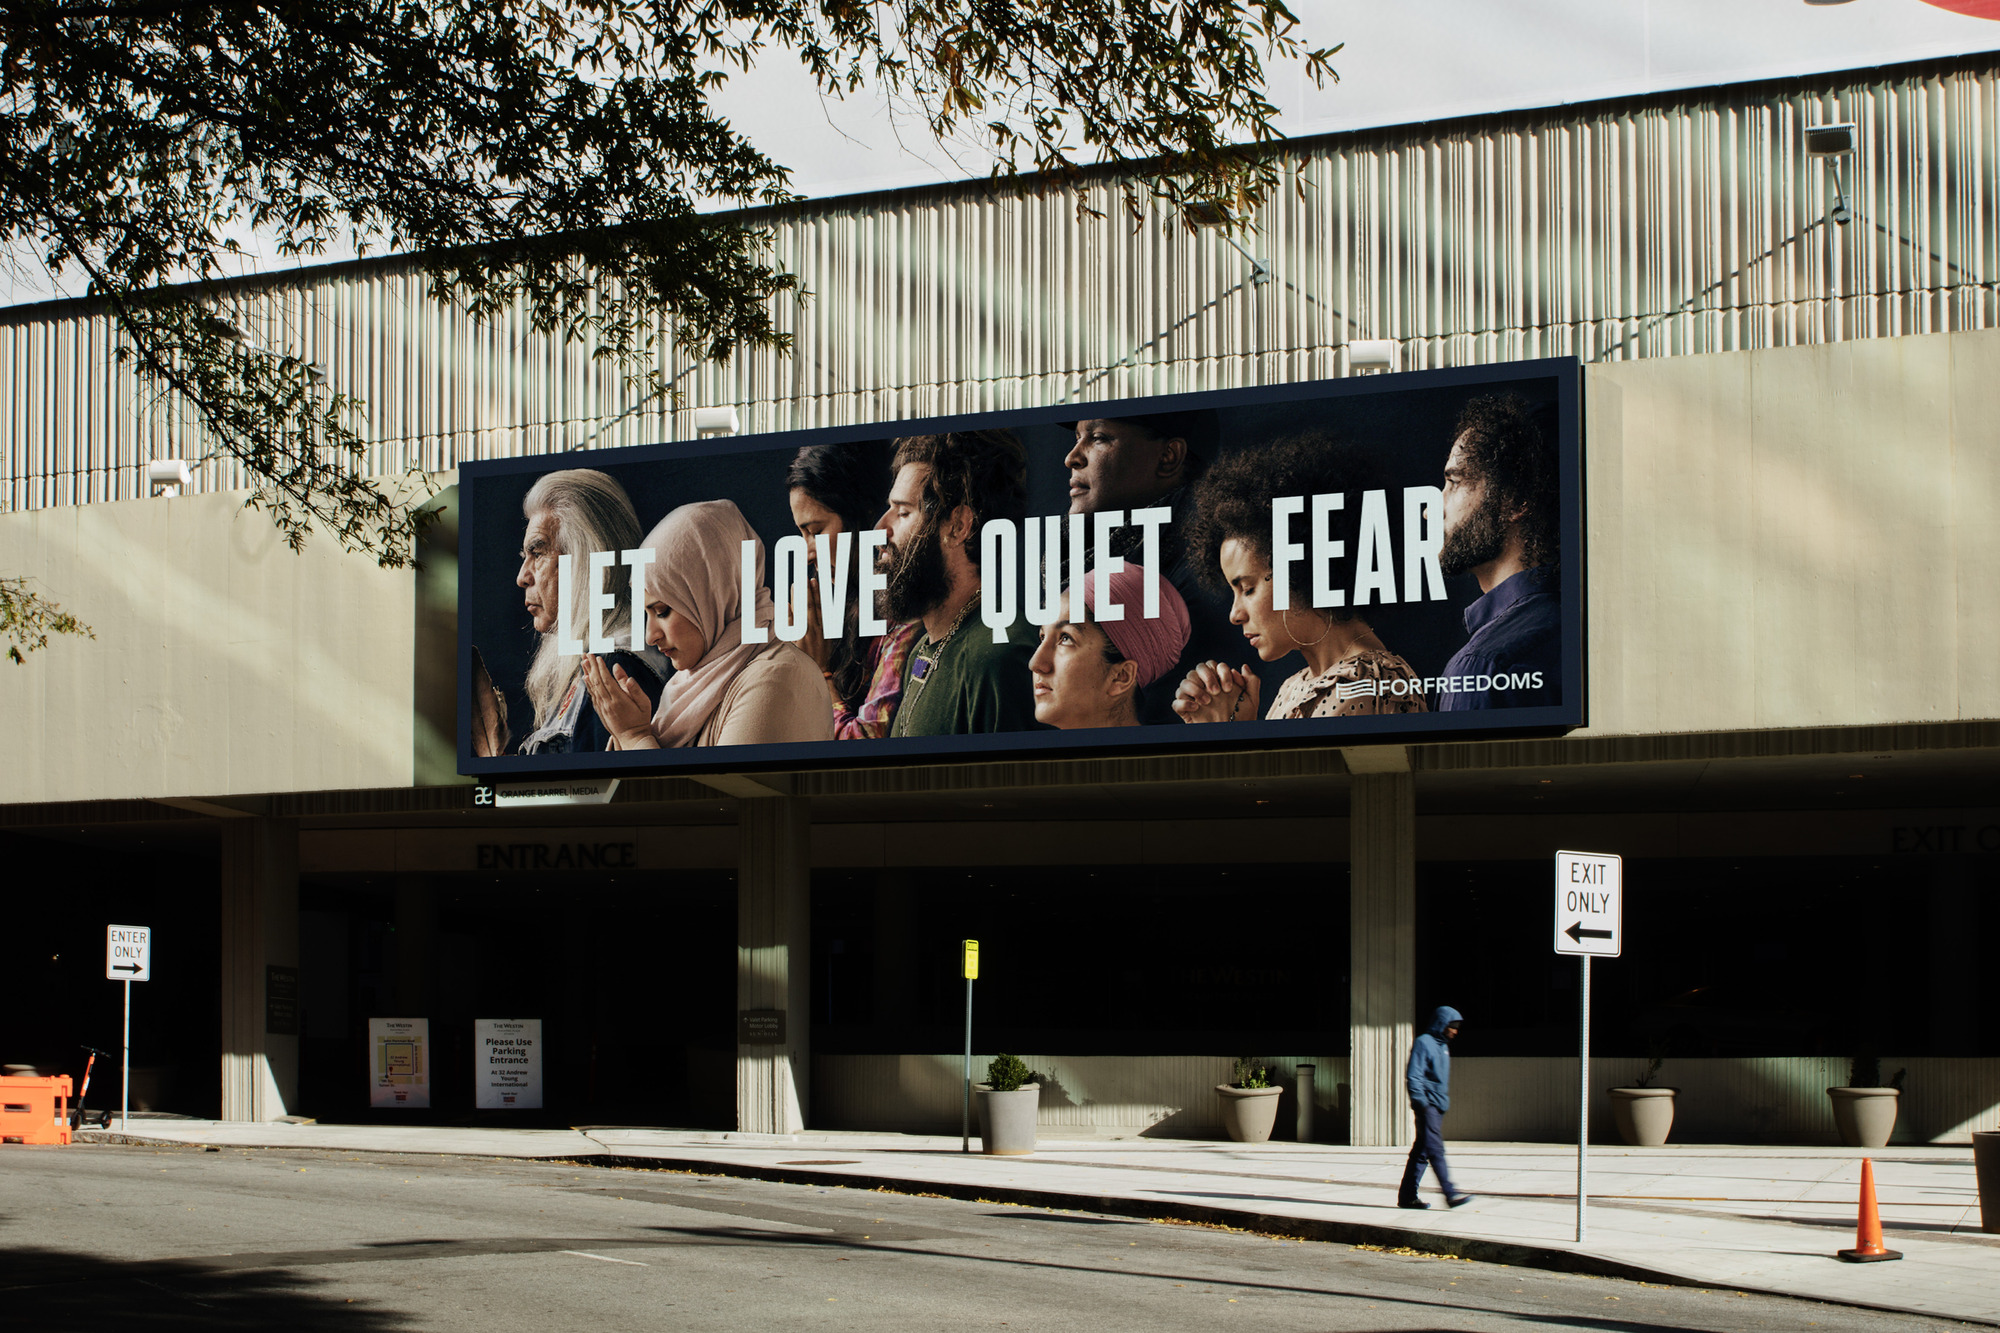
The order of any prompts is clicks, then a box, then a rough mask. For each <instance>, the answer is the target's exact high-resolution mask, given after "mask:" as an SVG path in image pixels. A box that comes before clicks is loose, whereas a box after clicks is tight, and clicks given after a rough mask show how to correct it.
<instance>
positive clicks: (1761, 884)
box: [1417, 856, 2000, 1076]
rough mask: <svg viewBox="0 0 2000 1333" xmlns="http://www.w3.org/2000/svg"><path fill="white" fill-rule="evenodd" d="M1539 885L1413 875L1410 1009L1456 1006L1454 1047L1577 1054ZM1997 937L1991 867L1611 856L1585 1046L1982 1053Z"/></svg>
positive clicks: (1439, 873)
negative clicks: (1617, 873) (1619, 911)
mask: <svg viewBox="0 0 2000 1333" xmlns="http://www.w3.org/2000/svg"><path fill="white" fill-rule="evenodd" d="M1552 874H1553V867H1552V865H1551V864H1550V863H1549V862H1547V861H1480V862H1426V863H1423V864H1421V865H1420V866H1419V867H1418V875H1417V885H1418V889H1417V942H1418V943H1417V1001H1418V1005H1417V1008H1418V1016H1419V1017H1422V1016H1426V1015H1428V1014H1429V1013H1430V1011H1431V1009H1432V1007H1434V1006H1436V1005H1438V1004H1449V1005H1451V1006H1453V1007H1454V1008H1456V1009H1459V1010H1461V1011H1462V1012H1463V1013H1464V1014H1465V1015H1466V1025H1465V1028H1464V1030H1463V1032H1462V1033H1461V1034H1460V1037H1459V1041H1458V1047H1457V1049H1458V1050H1459V1052H1460V1053H1461V1054H1465V1055H1566V1054H1569V1053H1571V1052H1573V1051H1575V1050H1576V1047H1577V1030H1576V1028H1577V988H1576V982H1577V975H1578V966H1577V960H1576V959H1575V958H1570V957H1558V956H1557V955H1556V954H1555V952H1554V950H1553V947H1552V936H1553V931H1554V917H1553V910H1554V903H1553V882H1552V879H1551V876H1552ZM1996 946H2000V857H1972V856H1960V857H1949V856H1938V857H1900V858H1899V857H1875V858H1870V857H1742V858H1734V859H1710V858H1690V859H1676V860H1665V859H1661V860H1628V861H1626V863H1625V918H1624V954H1623V956H1622V957H1619V958H1615V959H1599V960H1596V961H1595V962H1594V963H1593V964H1592V989H1591V997H1592V998H1591V1005H1592V1014H1591V1018H1592V1021H1591V1044H1592V1049H1593V1050H1594V1051H1595V1052H1598V1053H1601V1054H1605V1055H1621V1056H1647V1055H1654V1054H1658V1055H1662V1056H1664V1057H1666V1058H1668V1059H1672V1058H1674V1057H1677V1056H1686V1057H1693V1056H1788V1055H1821V1056H1844V1057H1845V1056H1855V1055H1877V1056H1881V1057H1884V1058H1893V1057H1895V1056H1974V1055H1989V1054H1996V1053H2000V1037H1997V1036H1996V1035H1995V1034H1994V1033H1993V1032H1992V1031H1991V1025H1989V1024H1985V1023H1983V1022H1982V1021H1981V1018H1980V1015H1981V1013H1982V1012H1983V1010H1984V1009H1985V1008H1986V1006H1985V1004H1984V998H1985V997H1987V996H1989V995H1990V994H1991V993H1992V987H1993V984H1994V982H1995V980H1996V979H2000V977H1997V976H1996V973H1995V971H1994V968H1995V964H1994V963H1993V962H1992V960H1993V959H1994V958H1995V957H2000V954H1996V952H1995V950H1996ZM1889 1072H1893V1071H1885V1076H1886V1074H1887V1073H1889Z"/></svg>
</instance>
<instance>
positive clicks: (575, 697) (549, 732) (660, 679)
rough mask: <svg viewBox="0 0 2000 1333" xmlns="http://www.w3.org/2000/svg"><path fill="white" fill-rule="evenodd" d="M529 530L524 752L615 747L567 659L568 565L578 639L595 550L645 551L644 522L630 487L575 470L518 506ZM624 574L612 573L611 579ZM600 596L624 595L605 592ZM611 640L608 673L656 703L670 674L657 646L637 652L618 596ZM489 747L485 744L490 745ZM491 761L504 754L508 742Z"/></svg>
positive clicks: (607, 617) (607, 624)
mask: <svg viewBox="0 0 2000 1333" xmlns="http://www.w3.org/2000/svg"><path fill="white" fill-rule="evenodd" d="M521 513H522V516H523V517H524V518H526V519H527V531H526V533H525V534H524V535H523V537H522V540H521V569H520V573H519V574H518V575H516V576H515V579H514V583H515V586H517V587H519V588H520V589H521V600H522V603H523V605H524V606H525V607H526V609H527V612H528V618H529V619H530V620H531V621H532V622H533V623H534V628H535V633H536V634H538V635H540V636H541V638H540V642H539V643H538V644H537V645H536V647H535V655H534V658H533V659H532V660H531V661H530V662H529V664H528V678H527V681H526V682H525V688H526V692H527V695H528V702H529V704H530V705H532V706H533V708H534V710H535V728H534V730H533V731H532V732H531V733H529V735H528V736H527V737H526V738H525V739H523V740H522V741H521V744H520V746H519V749H518V751H517V752H518V753H520V754H582V753H587V752H591V751H597V750H603V749H606V748H608V746H607V741H608V740H609V739H610V733H609V732H608V731H607V730H606V728H605V727H604V724H603V723H602V722H601V721H600V720H599V719H598V716H597V710H596V708H595V707H594V706H593V705H592V703H591V698H590V691H589V689H588V688H586V685H585V682H584V677H583V663H584V655H583V654H581V653H576V654H564V653H563V652H562V651H561V648H562V645H561V643H560V636H559V635H558V634H557V627H558V625H559V623H560V621H561V620H562V614H561V610H562V596H563V590H562V587H561V577H560V571H561V565H562V557H564V556H566V555H567V556H571V557H574V558H573V559H572V560H571V562H570V568H571V571H572V572H571V575H570V580H569V584H570V586H569V617H568V619H569V624H570V626H571V627H572V628H571V632H572V633H576V632H578V630H577V629H576V627H578V626H582V625H584V624H586V623H588V622H587V617H588V615H589V613H590V594H591V592H592V591H593V589H592V588H591V587H590V584H589V580H588V578H587V577H586V574H585V571H587V570H588V569H589V567H590V566H589V560H590V553H591V552H592V551H625V550H629V549H631V548H633V547H636V546H637V545H638V544H639V537H640V535H641V531H642V530H641V528H640V527H639V515H638V513H637V511H636V510H634V509H633V507H632V500H631V498H630V497H629V496H627V495H626V494H625V488H624V487H622V486H620V485H619V484H618V483H617V482H616V481H614V480H612V479H611V478H610V477H609V476H607V475H605V474H604V473H602V472H595V471H592V470H590V469H587V468H570V469H567V470H565V471H561V472H551V473H548V474H547V475H546V476H544V477H542V478H541V479H540V480H539V481H537V482H536V483H535V484H534V487H533V488H532V489H530V490H529V492H528V494H527V498H526V499H524V500H522V501H521ZM622 574H623V571H622V570H619V571H617V572H613V571H609V570H607V571H605V574H604V576H605V577H606V579H607V580H611V579H617V578H619V577H620V576H621V575H622ZM595 591H598V592H607V591H614V592H615V591H617V589H614V588H611V587H609V586H607V587H606V588H600V589H596V590H595ZM603 620H604V633H605V637H607V638H609V639H610V640H611V641H612V644H613V651H612V652H609V653H606V654H603V655H602V656H603V659H604V662H605V664H606V665H607V666H611V667H622V668H624V671H625V674H626V676H627V677H629V678H630V679H632V680H633V681H636V682H637V683H638V684H639V687H640V688H641V689H642V690H643V691H644V692H645V694H646V697H647V698H648V699H651V700H652V701H653V702H655V703H658V702H659V698H660V691H661V689H662V688H663V687H664V685H665V683H666V677H667V675H668V671H669V668H668V666H667V664H666V662H665V660H664V659H662V658H661V657H660V655H659V654H658V653H656V652H654V651H653V650H652V649H650V648H646V647H644V646H640V647H638V648H637V649H636V651H635V648H634V645H633V641H632V612H631V608H630V606H629V604H628V599H627V598H625V597H623V596H620V597H618V598H616V600H615V601H614V602H613V604H612V610H610V611H608V612H606V613H604V615H603ZM491 744H492V742H490V741H489V742H487V745H489V746H490V745H491ZM490 752H491V753H494V754H502V753H505V752H506V743H505V739H504V737H503V738H501V739H500V740H499V743H498V748H494V749H491V751H490Z"/></svg>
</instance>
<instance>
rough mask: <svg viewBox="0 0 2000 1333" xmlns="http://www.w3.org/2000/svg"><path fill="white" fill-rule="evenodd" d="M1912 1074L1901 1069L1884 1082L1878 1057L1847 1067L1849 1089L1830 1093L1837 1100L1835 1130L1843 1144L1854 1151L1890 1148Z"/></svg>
mask: <svg viewBox="0 0 2000 1333" xmlns="http://www.w3.org/2000/svg"><path fill="white" fill-rule="evenodd" d="M1909 1072H1910V1071H1909V1070H1907V1069H1899V1070H1897V1071H1896V1076H1895V1077H1894V1078H1892V1079H1890V1080H1889V1081H1888V1082H1887V1083H1884V1082H1883V1081H1882V1061H1881V1060H1880V1059H1879V1058H1878V1057H1876V1056H1873V1055H1857V1056H1855V1057H1854V1059H1853V1061H1852V1062H1851V1063H1850V1064H1849V1065H1848V1067H1847V1086H1846V1087H1844V1088H1828V1089H1827V1090H1826V1095H1827V1096H1828V1097H1829V1098H1831V1099H1832V1101H1833V1127H1834V1129H1835V1130H1837V1131H1838V1132H1839V1134H1840V1141H1841V1142H1842V1143H1843V1144H1845V1145H1846V1146H1848V1147H1850V1148H1884V1147H1887V1146H1888V1144H1889V1136H1890V1135H1891V1134H1894V1133H1895V1132H1896V1108H1897V1104H1898V1103H1899V1102H1900V1100H1901V1099H1902V1095H1903V1079H1904V1078H1905V1077H1907V1076H1908V1074H1909Z"/></svg>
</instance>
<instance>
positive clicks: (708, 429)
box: [694, 407, 743, 436]
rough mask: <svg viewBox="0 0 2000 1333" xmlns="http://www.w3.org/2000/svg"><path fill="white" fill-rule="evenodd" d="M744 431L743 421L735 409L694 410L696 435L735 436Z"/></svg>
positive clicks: (700, 408)
mask: <svg viewBox="0 0 2000 1333" xmlns="http://www.w3.org/2000/svg"><path fill="white" fill-rule="evenodd" d="M742 429H743V419H742V418H741V417H739V416H737V415H736V409H735V408H733V407H697V408H696V409H695V410H694V433H695V435H696V436H704V435H735V434H737V433H739V432H740V431H741V430H742Z"/></svg>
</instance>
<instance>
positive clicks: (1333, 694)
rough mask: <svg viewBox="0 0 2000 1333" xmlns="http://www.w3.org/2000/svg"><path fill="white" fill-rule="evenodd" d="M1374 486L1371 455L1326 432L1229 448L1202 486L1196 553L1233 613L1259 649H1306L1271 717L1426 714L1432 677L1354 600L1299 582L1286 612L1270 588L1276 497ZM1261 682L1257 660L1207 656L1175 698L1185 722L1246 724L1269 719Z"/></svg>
mask: <svg viewBox="0 0 2000 1333" xmlns="http://www.w3.org/2000/svg"><path fill="white" fill-rule="evenodd" d="M1369 488H1370V483H1369V478H1368V475H1367V471H1366V468H1365V465H1364V464H1363V462H1362V460H1360V459H1359V458H1357V457H1356V456H1355V455H1354V454H1353V452H1352V451H1351V450H1349V449H1348V448H1347V447H1346V446H1345V445H1343V444H1341V443H1340V442H1339V441H1337V440H1335V439H1334V438H1333V437H1331V436H1329V435H1326V434H1324V433H1322V432H1319V431H1308V432H1306V433H1304V434H1300V435H1294V436H1289V437H1287V438H1285V439H1280V440H1276V441H1273V442H1272V443H1271V444H1269V445H1266V446H1264V447H1263V448H1259V449H1246V450H1244V451H1242V452H1240V453H1235V454H1230V455H1227V456H1225V457H1224V458H1222V459H1221V460H1220V461H1218V462H1217V463H1216V464H1215V466H1213V467H1212V468H1210V469H1209V471H1208V473H1207V474H1206V475H1205V476H1203V477H1202V479H1201V480H1200V481H1198V482H1196V483H1195V492H1194V503H1195V518H1194V523H1193V525H1192V529H1191V530H1190V532H1189V533H1188V557H1189V559H1190V560H1193V561H1195V562H1196V564H1197V567H1198V568H1200V569H1201V570H1202V571H1203V573H1204V574H1206V575H1207V576H1208V577H1210V578H1211V579H1215V580H1217V581H1218V582H1220V583H1222V584H1224V585H1225V586H1226V587H1227V589H1228V591H1229V594H1230V606H1229V620H1230V623H1231V624H1233V625H1237V626H1240V627H1241V629H1242V631H1243V637H1244V638H1245V639H1246V640H1247V641H1248V642H1249V645H1250V647H1251V649H1252V650H1254V651H1255V652H1256V654H1257V656H1258V657H1259V658H1261V659H1263V660H1264V661H1266V662H1276V661H1279V660H1281V659H1283V658H1287V657H1289V656H1291V655H1292V654H1293V653H1297V654H1298V655H1299V656H1300V657H1302V658H1303V659H1304V660H1305V665H1304V666H1302V667H1301V668H1300V669H1299V671H1298V673H1297V674H1295V675H1293V676H1292V677H1290V678H1289V679H1288V680H1286V681H1285V683H1284V684H1283V685H1281V686H1279V688H1278V693H1277V697H1276V698H1275V699H1273V700H1271V705H1270V707H1269V708H1268V709H1266V710H1264V712H1263V714H1262V715H1263V716H1264V717H1267V718H1300V717H1351V716H1354V715H1356V714H1363V713H1421V712H1424V711H1426V705H1425V702H1424V694H1423V681H1422V679H1421V678H1420V677H1419V676H1418V675H1417V673H1416V672H1415V671H1413V670H1411V669H1410V664H1409V663H1408V662H1405V661H1404V660H1403V659H1402V658H1400V657H1398V656H1397V655H1396V654H1394V653H1392V652H1390V651H1389V649H1388V648H1387V647H1385V646H1384V645H1383V643H1382V640H1381V638H1380V637H1379V636H1378V635H1377V634H1376V633H1375V630H1374V629H1373V627H1371V626H1370V625H1369V623H1368V622H1367V621H1366V620H1364V619H1362V618H1361V616H1359V615H1358V614H1356V612H1355V609H1354V608H1353V607H1351V606H1350V607H1312V606H1300V605H1298V604H1297V603H1299V602H1300V601H1304V600H1308V599H1305V598H1302V597H1301V596H1300V593H1301V592H1302V591H1303V590H1302V589H1301V588H1300V587H1299V585H1298V584H1297V583H1294V584H1293V585H1292V587H1293V592H1292V595H1291V597H1290V598H1289V599H1288V600H1289V601H1291V602H1292V603H1293V605H1291V606H1289V607H1287V608H1285V609H1283V610H1279V609H1277V608H1276V607H1274V606H1273V605H1272V595H1271V587H1272V585H1271V502H1272V500H1274V499H1275V498H1276V497H1278V496H1281V495H1330V494H1335V493H1343V494H1351V495H1354V496H1356V497H1357V498H1358V497H1359V495H1360V494H1361V493H1362V492H1363V491H1365V490H1368V489H1369ZM1260 690H1261V685H1260V682H1259V681H1258V679H1257V676H1256V674H1255V673H1254V672H1252V671H1250V670H1249V668H1248V666H1247V664H1246V665H1245V666H1242V667H1232V666H1230V665H1228V664H1227V663H1224V662H1220V661H1213V662H1202V663H1198V664H1197V665H1196V666H1195V669H1194V670H1192V671H1190V672H1189V673H1188V674H1187V678H1186V679H1185V680H1183V681H1182V682H1181V685H1180V688H1179V689H1178V690H1177V691H1176V692H1175V694H1174V711H1175V712H1176V713H1178V714H1180V717H1181V720H1182V721H1183V722H1237V721H1249V720H1250V719H1252V718H1255V717H1257V716H1259V712H1258V710H1259V707H1260V705H1261V702H1262V701H1261V700H1260V699H1259V697H1258V696H1259V693H1260Z"/></svg>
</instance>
